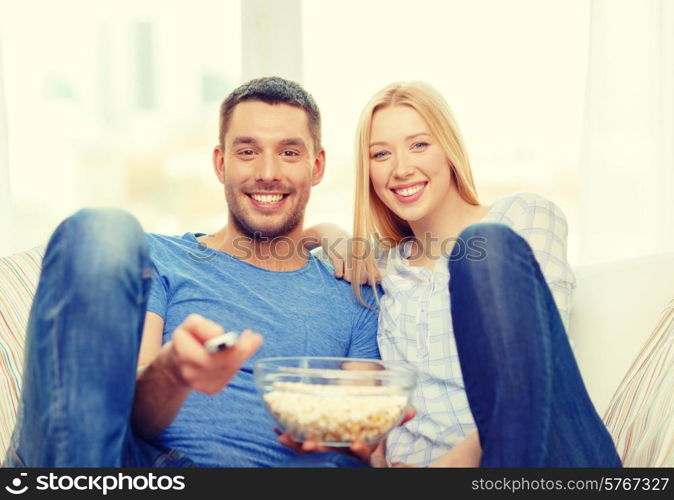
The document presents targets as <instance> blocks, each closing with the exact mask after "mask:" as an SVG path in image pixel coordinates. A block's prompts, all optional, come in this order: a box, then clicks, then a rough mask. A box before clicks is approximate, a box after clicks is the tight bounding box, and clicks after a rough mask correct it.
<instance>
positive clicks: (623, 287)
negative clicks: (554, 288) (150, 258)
mask: <svg viewBox="0 0 674 500" xmlns="http://www.w3.org/2000/svg"><path fill="white" fill-rule="evenodd" d="M42 252H43V249H42V248H41V247H38V248H35V249H32V250H30V251H27V252H22V253H21V254H15V255H13V256H10V257H6V258H2V259H0V459H1V457H4V451H5V449H6V447H7V445H8V442H9V436H10V433H11V429H12V427H13V424H14V418H15V417H14V415H15V412H16V407H17V402H18V396H19V386H20V373H21V363H22V360H23V352H22V346H23V339H24V329H25V325H26V323H27V319H28V313H29V308H30V300H31V298H32V294H33V293H34V289H35V286H36V284H37V279H38V275H39V265H40V259H41V257H42ZM575 272H576V278H577V287H576V293H575V295H574V304H573V310H572V315H571V323H570V328H569V330H570V337H571V338H572V340H573V342H574V344H575V353H576V358H577V360H578V364H579V366H580V369H581V372H582V374H583V378H584V380H585V383H586V386H587V389H588V391H589V393H590V396H591V398H592V400H593V402H594V404H595V407H596V408H597V411H598V412H599V414H600V415H602V416H605V415H606V411H607V408H608V407H609V403H610V402H611V400H612V398H614V395H615V393H616V389H617V388H618V386H619V384H621V381H623V379H624V378H625V375H626V374H627V373H628V371H629V370H630V366H631V365H632V363H633V360H634V359H635V357H636V356H637V354H638V353H639V352H640V351H641V350H642V347H643V346H644V344H645V342H646V341H647V339H648V337H649V335H650V334H651V332H652V331H653V329H654V327H655V326H656V325H657V324H658V322H659V320H660V318H661V316H662V313H663V310H665V309H666V308H667V307H668V306H669V307H670V308H671V309H672V311H674V302H671V303H670V301H671V300H672V299H673V298H674V254H663V255H657V256H652V257H644V258H640V259H635V260H629V261H621V262H614V263H607V264H600V265H593V266H588V267H579V268H577V269H576V270H575ZM672 317H674V314H672ZM671 323H672V328H669V327H668V329H667V332H666V333H664V334H660V336H661V337H662V336H663V335H667V336H668V338H667V340H668V341H667V342H666V343H665V344H666V345H669V346H670V347H671V344H672V342H671V337H672V336H674V321H672V322H671ZM659 349H661V348H659ZM651 357H652V356H651ZM659 359H660V362H666V363H669V364H670V365H671V363H670V362H671V358H670V357H668V356H660V357H659ZM663 360H664V361H663ZM642 364H643V363H642ZM666 368H671V366H669V367H666ZM633 369H634V367H633ZM669 373H670V374H672V371H671V370H669ZM669 382H670V387H672V386H671V381H669ZM631 387H632V389H631V390H636V391H637V393H638V392H639V391H644V390H649V391H651V390H652V388H648V387H640V386H638V385H637V386H636V389H634V383H633V384H632V386H631ZM623 392H626V391H623ZM671 392H674V391H670V393H671ZM618 396H620V395H618ZM628 397H630V398H631V399H635V398H633V397H632V396H629V393H628ZM663 397H665V398H668V397H669V398H671V396H669V395H666V394H664V395H663V394H660V395H658V394H655V396H653V397H651V396H649V403H648V404H649V405H652V406H655V404H656V403H658V401H660V402H659V404H660V406H662V399H663ZM658 398H659V400H658ZM652 400H656V403H653V402H651V401H652ZM620 404H621V401H620V397H616V400H615V401H614V404H613V406H616V405H617V406H619V405H620ZM642 406H643V405H642ZM668 406H671V405H669V400H666V401H665V403H664V408H665V413H666V414H664V415H663V414H662V409H661V410H660V413H658V414H657V415H655V416H654V415H652V414H651V413H649V412H650V410H649V408H645V409H644V408H643V407H642V408H641V410H640V412H641V415H642V417H643V415H644V412H646V413H645V415H646V417H643V418H642V420H643V421H644V422H647V423H646V424H644V425H646V426H647V428H644V429H642V431H643V433H645V434H648V435H649V436H651V437H650V439H651V440H652V441H654V442H655V443H656V446H660V444H658V443H659V442H660V441H662V440H670V442H669V443H667V442H665V443H663V444H662V446H663V447H664V448H663V449H664V450H665V451H662V449H658V450H653V449H652V447H653V445H651V444H649V448H648V449H647V450H646V451H645V452H644V451H642V452H641V453H640V454H639V456H638V457H636V458H635V456H633V454H631V451H630V447H632V448H633V447H634V443H632V442H630V443H627V444H624V443H623V442H622V440H623V437H622V434H624V433H625V432H626V431H625V429H626V428H627V430H628V431H629V432H630V433H631V435H632V436H634V432H633V430H632V429H633V428H632V427H627V426H628V425H629V422H625V419H629V418H630V411H623V410H622V409H621V408H619V407H616V408H614V409H613V410H614V411H613V414H614V415H618V417H616V418H614V419H613V421H612V422H611V425H609V430H610V431H611V433H612V435H613V436H614V440H616V444H617V445H618V450H619V452H620V453H621V457H622V458H623V460H624V463H625V465H627V466H630V465H633V466H674V458H673V457H672V453H671V451H667V450H669V449H671V448H674V446H673V444H672V443H671V440H672V439H673V438H672V436H673V435H674V434H672V433H673V432H674V430H673V429H672V425H671V424H672V423H671V420H674V419H672V418H670V417H671V412H669V410H668ZM662 418H664V419H669V421H662ZM653 436H656V438H653ZM663 436H664V437H663ZM618 440H620V441H621V442H620V443H618Z"/></svg>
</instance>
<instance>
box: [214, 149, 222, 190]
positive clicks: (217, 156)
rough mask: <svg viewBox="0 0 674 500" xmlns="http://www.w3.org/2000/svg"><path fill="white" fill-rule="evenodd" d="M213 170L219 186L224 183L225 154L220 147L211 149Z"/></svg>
mask: <svg viewBox="0 0 674 500" xmlns="http://www.w3.org/2000/svg"><path fill="white" fill-rule="evenodd" d="M213 170H215V176H216V177H217V178H218V180H219V181H220V184H224V183H225V152H224V151H223V150H222V148H221V147H220V146H215V147H214V148H213Z"/></svg>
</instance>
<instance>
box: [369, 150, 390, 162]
mask: <svg viewBox="0 0 674 500" xmlns="http://www.w3.org/2000/svg"><path fill="white" fill-rule="evenodd" d="M388 154H389V152H388V151H377V152H376V153H373V154H372V158H373V159H375V160H381V159H383V158H386V157H387V156H388Z"/></svg>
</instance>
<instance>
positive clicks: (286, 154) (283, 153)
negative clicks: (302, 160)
mask: <svg viewBox="0 0 674 500" xmlns="http://www.w3.org/2000/svg"><path fill="white" fill-rule="evenodd" d="M281 155H283V156H290V157H292V156H299V155H300V154H299V153H298V152H297V151H291V150H289V149H286V150H285V151H283V152H282V153H281Z"/></svg>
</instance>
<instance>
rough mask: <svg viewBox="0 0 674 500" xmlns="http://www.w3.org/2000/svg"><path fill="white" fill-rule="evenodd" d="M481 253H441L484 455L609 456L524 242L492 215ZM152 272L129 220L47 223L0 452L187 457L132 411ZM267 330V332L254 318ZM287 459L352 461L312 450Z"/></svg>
mask: <svg viewBox="0 0 674 500" xmlns="http://www.w3.org/2000/svg"><path fill="white" fill-rule="evenodd" d="M479 235H483V236H486V239H487V252H488V255H487V258H486V259H485V260H482V261H470V260H468V259H460V260H452V262H450V271H451V281H450V289H451V290H452V311H453V322H454V327H455V334H456V339H457V346H458V348H459V353H460V358H461V366H462V370H463V374H464V381H465V385H466V391H467V393H468V400H469V402H470V405H471V410H472V411H473V415H474V417H475V421H476V423H477V426H478V429H479V431H480V441H481V444H482V447H483V459H482V465H484V466H492V467H494V466H567V465H568V466H619V465H620V461H619V459H618V457H617V454H616V453H615V449H614V447H613V443H612V442H611V438H610V436H609V435H608V432H607V431H606V429H605V427H604V426H603V424H602V422H601V420H600V419H599V417H598V416H597V414H596V412H595V410H594V407H593V406H592V403H591V402H590V400H589V398H588V396H587V393H586V391H585V388H584V386H583V383H582V380H581V378H580V375H579V373H578V369H577V367H576V363H575V361H574V359H573V355H572V353H571V349H570V347H569V345H568V341H567V339H566V334H565V332H564V328H563V326H562V324H561V320H560V318H559V314H558V313H557V310H556V308H555V306H554V302H553V300H552V297H551V294H550V291H549V289H548V287H547V285H546V284H545V281H544V279H543V277H542V275H541V272H540V269H539V268H538V265H537V263H536V261H535V259H534V257H533V255H532V254H531V249H530V248H529V246H528V244H527V243H526V242H525V241H524V240H522V239H521V238H519V237H518V236H516V235H515V234H514V233H513V232H512V231H511V230H509V229H507V228H505V226H501V225H492V224H478V225H475V226H471V227H469V228H468V229H467V230H466V232H465V233H463V234H462V238H464V239H466V238H468V237H471V236H479ZM151 279H152V275H151V265H150V258H149V253H148V248H147V241H146V237H145V234H144V233H143V231H142V229H141V227H140V225H139V224H138V222H137V221H136V220H135V219H134V218H133V217H132V216H131V215H129V214H127V213H125V212H123V211H121V210H116V209H85V210H81V211H79V212H78V213H77V214H75V215H74V216H72V217H70V218H68V219H66V220H65V221H64V222H63V223H61V225H59V227H58V228H57V229H56V231H55V232H54V234H53V235H52V237H51V239H50V241H49V244H48V246H47V250H46V252H45V257H44V261H43V264H42V274H41V276H40V282H39V285H38V289H37V292H36V295H35V299H34V301H33V306H32V309H31V314H30V319H29V322H28V331H27V339H26V350H25V364H24V376H23V387H22V396H21V404H20V407H19V413H18V416H17V426H16V428H15V430H14V435H13V437H12V444H11V446H10V448H9V450H8V452H7V457H6V458H5V462H4V465H5V466H10V467H12V466H28V467H86V466H100V467H189V466H194V463H193V462H192V461H191V460H190V459H189V458H188V457H186V456H184V454H182V452H180V450H176V449H174V450H169V449H166V448H165V447H163V446H161V445H159V444H157V443H151V442H147V441H145V440H143V439H141V438H140V437H138V436H136V435H135V434H134V433H133V431H132V429H131V425H130V419H131V408H132V404H133V394H134V388H135V378H136V366H137V361H138V351H139V348H140V341H141V336H142V329H143V324H144V317H145V310H146V305H147V298H148V292H149V288H150V283H151ZM263 333H264V332H263ZM281 465H287V466H309V467H321V466H328V467H336V466H347V467H348V466H358V465H361V464H360V463H358V462H357V461H356V460H354V459H352V458H351V457H348V456H346V455H338V454H334V453H329V454H314V455H308V456H304V457H298V458H297V459H296V460H293V461H291V462H288V463H286V464H281Z"/></svg>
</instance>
